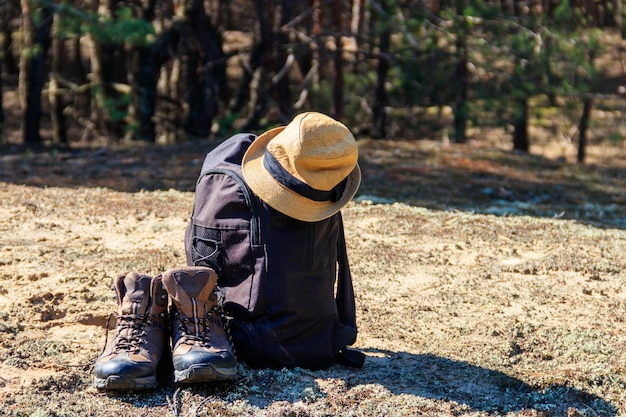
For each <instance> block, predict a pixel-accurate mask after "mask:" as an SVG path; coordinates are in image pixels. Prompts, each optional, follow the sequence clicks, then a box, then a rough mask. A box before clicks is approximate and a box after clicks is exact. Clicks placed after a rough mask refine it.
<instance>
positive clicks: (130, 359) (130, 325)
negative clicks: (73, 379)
mask: <svg viewBox="0 0 626 417" xmlns="http://www.w3.org/2000/svg"><path fill="white" fill-rule="evenodd" d="M113 288H114V290H115V292H116V294H117V303H118V308H117V314H115V317H116V318H117V324H116V326H115V333H114V336H113V339H112V340H111V341H110V343H108V344H107V345H106V347H105V349H104V350H103V352H102V354H101V355H100V357H99V358H98V360H97V361H96V365H95V368H94V373H95V378H94V385H95V386H96V388H98V389H105V390H139V389H150V388H156V387H157V386H158V382H157V365H158V364H159V362H160V360H161V357H162V356H163V350H164V349H165V347H166V346H167V343H168V340H167V292H166V291H165V289H164V288H163V285H162V283H161V277H160V276H158V277H156V278H152V277H150V276H147V275H139V274H137V273H135V272H131V273H130V274H128V275H126V276H120V277H117V278H116V279H115V280H114V281H113ZM107 324H108V322H107ZM107 328H108V326H107Z"/></svg>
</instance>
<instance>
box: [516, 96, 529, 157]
mask: <svg viewBox="0 0 626 417" xmlns="http://www.w3.org/2000/svg"><path fill="white" fill-rule="evenodd" d="M515 104H516V108H515V110H514V115H513V150H516V151H520V152H528V151H529V150H530V144H529V141H528V99H518V100H516V101H515Z"/></svg>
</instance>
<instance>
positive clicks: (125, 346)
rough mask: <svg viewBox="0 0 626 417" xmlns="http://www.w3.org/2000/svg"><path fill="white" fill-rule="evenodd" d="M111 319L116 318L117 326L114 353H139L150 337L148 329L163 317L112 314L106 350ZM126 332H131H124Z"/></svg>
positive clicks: (106, 339) (105, 342) (107, 324)
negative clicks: (147, 337) (153, 322)
mask: <svg viewBox="0 0 626 417" xmlns="http://www.w3.org/2000/svg"><path fill="white" fill-rule="evenodd" d="M111 317H115V319H116V321H117V324H116V325H115V335H114V340H115V344H114V346H113V353H119V352H133V353H139V351H140V349H141V345H142V344H143V343H144V342H145V340H146V336H147V335H148V333H147V331H146V329H147V328H149V327H150V326H152V320H153V319H157V318H162V317H163V315H156V314H154V315H148V314H116V313H111V314H109V317H108V318H107V322H106V336H105V340H104V348H103V349H102V352H104V350H105V349H106V346H107V343H108V339H109V322H110V320H111ZM124 330H130V331H129V332H124Z"/></svg>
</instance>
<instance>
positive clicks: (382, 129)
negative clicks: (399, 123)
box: [372, 1, 391, 138]
mask: <svg viewBox="0 0 626 417" xmlns="http://www.w3.org/2000/svg"><path fill="white" fill-rule="evenodd" d="M381 6H382V7H383V10H382V11H381V12H379V16H378V18H377V20H378V21H382V22H384V23H383V27H384V29H383V30H382V32H381V33H380V37H379V49H380V52H379V58H378V67H377V68H376V90H375V93H374V94H375V98H374V104H373V106H372V117H373V120H372V124H373V129H372V136H373V137H374V138H384V137H385V136H386V134H387V114H386V111H385V107H386V106H387V91H386V89H385V84H386V83H387V73H388V72H389V61H388V59H387V57H386V56H387V53H388V52H389V47H390V45H391V19H390V15H389V7H388V5H387V2H386V1H384V2H382V3H381Z"/></svg>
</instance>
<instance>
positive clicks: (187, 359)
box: [163, 266, 237, 383]
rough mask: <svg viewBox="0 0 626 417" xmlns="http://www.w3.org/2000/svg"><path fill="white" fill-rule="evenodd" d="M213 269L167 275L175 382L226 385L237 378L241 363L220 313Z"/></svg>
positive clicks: (190, 268) (172, 271) (182, 270)
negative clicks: (219, 383)
mask: <svg viewBox="0 0 626 417" xmlns="http://www.w3.org/2000/svg"><path fill="white" fill-rule="evenodd" d="M216 282H217V274H216V273H215V271H213V270H212V269H211V268H207V267H200V266H188V267H181V268H173V269H170V270H169V271H166V272H165V273H164V274H163V286H164V287H165V289H166V290H167V292H168V293H169V295H170V297H171V298H172V301H173V303H172V310H171V320H172V362H173V364H174V382H180V383H197V382H211V381H225V380H231V379H235V378H236V377H237V359H236V358H235V353H234V351H233V347H232V344H231V342H230V340H229V338H228V334H227V333H226V331H225V329H224V323H222V320H221V318H220V314H219V313H218V310H217V309H218V303H217V296H216V294H215V285H216Z"/></svg>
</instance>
